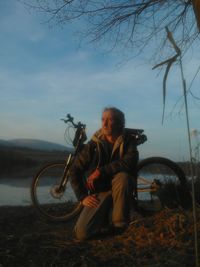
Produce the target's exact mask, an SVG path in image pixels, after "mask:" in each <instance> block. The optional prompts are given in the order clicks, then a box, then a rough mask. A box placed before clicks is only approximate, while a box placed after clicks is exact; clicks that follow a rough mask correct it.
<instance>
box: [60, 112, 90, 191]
mask: <svg viewBox="0 0 200 267" xmlns="http://www.w3.org/2000/svg"><path fill="white" fill-rule="evenodd" d="M67 118H68V119H67V120H65V119H61V120H63V121H64V122H65V123H68V122H70V123H72V125H73V126H74V128H76V132H75V137H74V140H73V145H74V147H75V151H74V153H70V154H69V156H68V157H67V160H66V166H65V169H64V172H63V177H62V179H61V182H60V185H59V186H58V188H57V191H58V192H64V191H65V188H66V184H67V182H68V177H69V168H70V166H71V164H72V163H73V161H74V159H75V157H76V155H77V154H78V152H79V150H80V147H81V146H82V145H83V142H84V141H85V140H86V139H87V136H86V133H85V127H86V126H85V125H84V124H82V123H81V122H78V123H77V124H75V123H74V119H73V117H71V116H70V115H69V114H68V115H67Z"/></svg>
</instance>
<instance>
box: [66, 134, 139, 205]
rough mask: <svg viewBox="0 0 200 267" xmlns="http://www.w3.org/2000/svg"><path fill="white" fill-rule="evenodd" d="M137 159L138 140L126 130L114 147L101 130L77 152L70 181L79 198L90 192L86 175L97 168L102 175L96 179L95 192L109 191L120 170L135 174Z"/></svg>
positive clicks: (71, 169)
mask: <svg viewBox="0 0 200 267" xmlns="http://www.w3.org/2000/svg"><path fill="white" fill-rule="evenodd" d="M137 162H138V151H137V144H136V140H135V139H134V137H133V136H131V135H130V134H128V133H126V130H124V132H123V134H122V135H120V136H119V137H118V138H117V140H116V142H115V143H114V145H113V147H110V144H109V143H108V142H107V141H106V139H105V137H104V135H103V134H102V131H101V130H99V131H97V132H96V133H95V134H94V135H93V136H92V138H91V140H90V141H89V142H88V143H87V144H86V145H85V146H84V148H83V149H82V150H81V151H80V152H79V153H78V155H77V156H76V158H75V161H74V163H73V165H72V166H71V168H70V181H71V185H72V188H73V190H74V192H75V194H76V197H77V198H78V200H82V199H83V198H85V197H86V196H87V195H88V191H87V188H86V186H85V182H86V178H87V176H89V175H90V174H91V173H92V172H93V171H94V170H95V169H96V168H98V169H99V171H100V174H101V175H100V177H99V178H98V179H97V180H95V189H96V192H102V191H108V190H110V188H111V181H112V177H113V176H114V175H115V174H116V173H118V172H127V173H129V174H132V175H134V174H135V170H136V165H137Z"/></svg>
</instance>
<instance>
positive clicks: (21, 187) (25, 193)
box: [0, 178, 45, 206]
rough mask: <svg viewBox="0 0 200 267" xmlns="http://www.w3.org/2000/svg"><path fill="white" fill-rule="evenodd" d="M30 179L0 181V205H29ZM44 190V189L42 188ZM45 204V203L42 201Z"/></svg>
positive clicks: (4, 179) (3, 179)
mask: <svg viewBox="0 0 200 267" xmlns="http://www.w3.org/2000/svg"><path fill="white" fill-rule="evenodd" d="M31 182H32V178H26V179H13V178H7V179H6V178H1V179H0V205H1V206H4V205H11V206H18V205H22V206H25V205H31V204H32V202H31V196H30V186H31ZM44 190H45V187H44ZM44 202H45V201H44Z"/></svg>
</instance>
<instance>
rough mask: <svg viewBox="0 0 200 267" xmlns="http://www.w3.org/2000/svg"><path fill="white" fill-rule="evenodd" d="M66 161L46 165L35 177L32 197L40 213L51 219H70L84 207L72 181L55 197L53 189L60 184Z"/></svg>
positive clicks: (32, 185)
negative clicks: (75, 192)
mask: <svg viewBox="0 0 200 267" xmlns="http://www.w3.org/2000/svg"><path fill="white" fill-rule="evenodd" d="M65 166H66V163H65V162H55V163H50V164H47V165H45V166H44V167H43V168H42V169H41V170H40V171H39V172H38V173H37V174H36V176H35V177H34V178H33V181H32V184H31V199H32V203H33V206H34V207H35V209H36V211H37V212H38V213H39V215H40V216H41V217H42V218H44V219H47V220H49V221H68V220H71V219H73V218H74V217H75V216H76V215H78V214H79V213H80V211H81V209H82V205H81V203H80V202H78V201H77V200H76V197H75V195H74V193H73V190H72V188H71V187H70V183H69V182H67V185H66V190H65V192H64V193H63V194H60V196H57V197H54V196H53V195H52V190H54V188H56V186H58V185H59V183H60V182H61V179H62V174H63V172H64V169H65Z"/></svg>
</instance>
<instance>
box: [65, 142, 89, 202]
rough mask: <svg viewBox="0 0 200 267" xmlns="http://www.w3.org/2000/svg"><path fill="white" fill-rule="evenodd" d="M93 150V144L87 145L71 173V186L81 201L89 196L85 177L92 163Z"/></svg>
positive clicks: (71, 168) (77, 158)
mask: <svg viewBox="0 0 200 267" xmlns="http://www.w3.org/2000/svg"><path fill="white" fill-rule="evenodd" d="M91 149H92V148H91V144H90V143H88V144H86V145H85V146H84V147H83V149H82V150H81V151H80V152H79V153H78V155H77V156H76V158H75V160H74V162H73V164H72V166H71V167H70V171H69V172H70V182H71V186H72V189H73V190H74V193H75V195H76V197H77V199H78V200H79V201H81V200H83V199H84V198H85V197H86V196H87V195H88V191H87V189H86V187H85V181H84V176H85V171H86V170H87V168H88V166H89V163H90V159H91Z"/></svg>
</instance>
